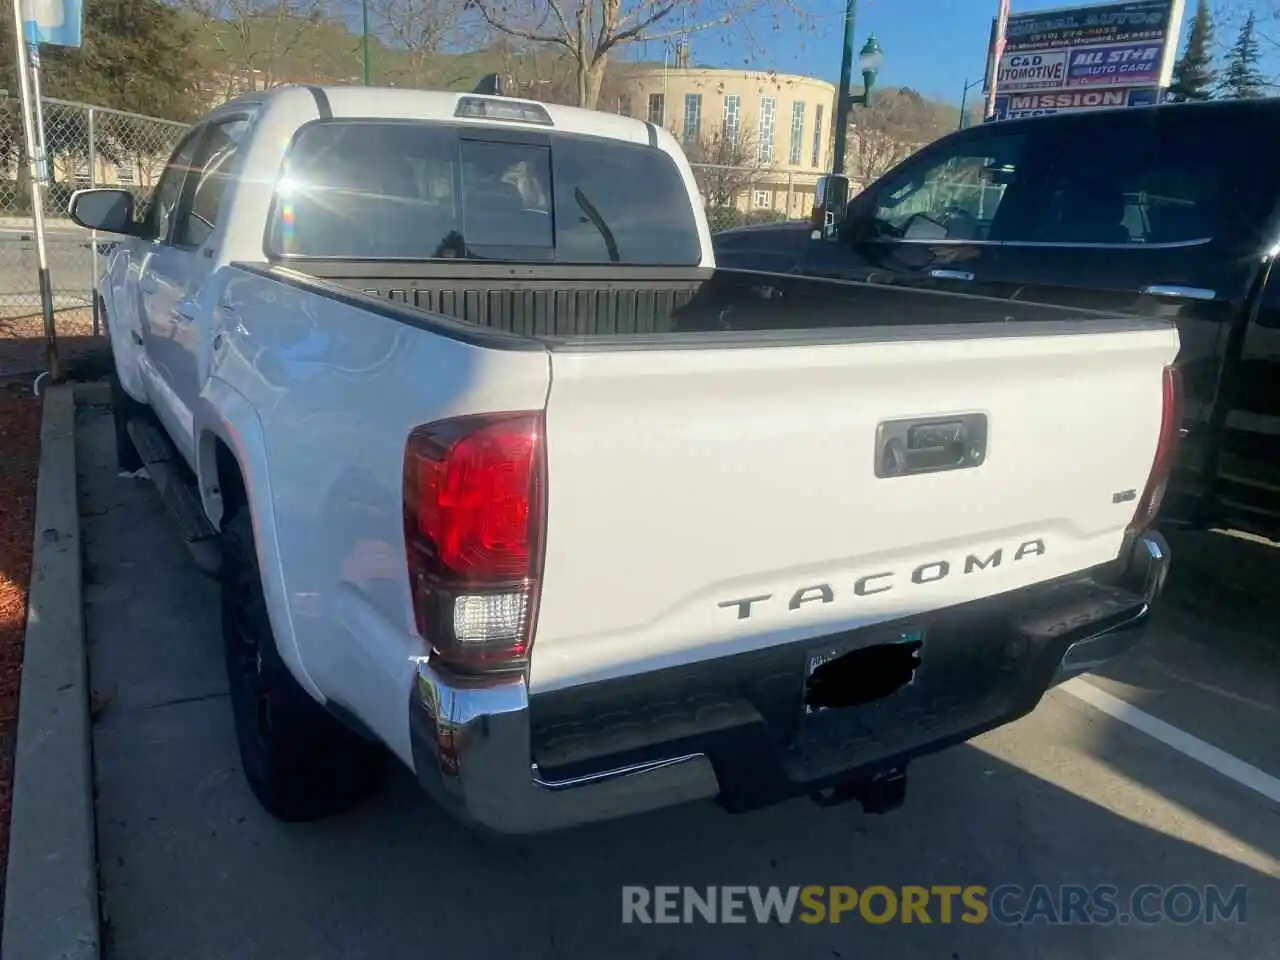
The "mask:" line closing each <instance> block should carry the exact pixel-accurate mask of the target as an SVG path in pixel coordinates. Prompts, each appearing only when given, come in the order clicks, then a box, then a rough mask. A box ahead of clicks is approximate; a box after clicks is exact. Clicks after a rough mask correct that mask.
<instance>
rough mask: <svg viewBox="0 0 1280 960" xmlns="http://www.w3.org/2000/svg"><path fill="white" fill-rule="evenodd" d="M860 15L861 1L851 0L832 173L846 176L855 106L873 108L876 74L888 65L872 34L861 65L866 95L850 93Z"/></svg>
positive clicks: (846, 19)
mask: <svg viewBox="0 0 1280 960" xmlns="http://www.w3.org/2000/svg"><path fill="white" fill-rule="evenodd" d="M857 15H858V0H847V3H846V5H845V10H844V50H843V52H842V53H841V57H840V89H839V91H837V93H836V146H835V156H834V157H833V158H832V165H831V166H832V172H834V173H836V174H843V173H844V160H845V147H846V144H847V142H848V135H849V113H850V111H851V110H852V109H853V105H854V104H855V103H858V104H862V106H864V107H869V106H871V97H872V89H873V88H874V87H875V83H876V75H877V74H878V73H879V72H880V65H881V64H882V63H883V62H884V52H883V51H882V50H881V49H880V44H879V42H878V41H877V40H876V38H875V35H874V34H872V35H870V36H868V37H867V42H866V44H864V45H863V47H862V50H861V51H859V53H858V65H859V66H860V67H861V68H862V93H861V95H859V96H856V97H855V96H853V95H852V94H851V93H850V92H849V81H850V79H851V74H852V73H853V35H854V24H855V21H856V19H857Z"/></svg>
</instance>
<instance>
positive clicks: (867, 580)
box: [717, 540, 1045, 620]
mask: <svg viewBox="0 0 1280 960" xmlns="http://www.w3.org/2000/svg"><path fill="white" fill-rule="evenodd" d="M1044 553H1045V545H1044V541H1043V540H1026V541H1024V542H1022V543H1020V544H1018V546H1017V548H1016V549H1014V550H1013V551H1012V561H1011V562H1017V561H1019V560H1025V559H1026V558H1027V557H1038V556H1043V555H1044ZM1004 559H1005V549H1004V548H1003V547H999V548H997V549H995V550H993V551H991V553H989V554H987V556H985V557H983V556H979V555H978V554H976V553H967V554H965V557H964V560H963V561H961V562H959V563H954V564H953V563H952V562H951V561H950V560H931V561H929V562H928V563H922V564H920V565H919V566H918V567H916V568H915V569H914V570H912V571H911V572H910V575H909V576H908V575H906V574H905V573H904V572H903V571H899V570H885V571H882V572H879V573H869V574H867V575H866V576H862V577H859V578H858V579H857V580H855V581H854V582H853V594H854V596H858V597H869V596H871V595H872V594H876V593H888V592H889V591H890V590H896V589H897V588H898V587H900V586H902V585H904V584H905V585H909V586H917V585H922V584H926V583H936V582H937V581H939V580H945V579H946V578H947V577H950V576H954V575H957V574H959V575H961V576H964V575H968V574H973V573H981V572H983V571H986V570H992V569H995V568H996V567H998V566H1000V564H1001V563H1003V562H1004ZM835 598H836V591H835V589H834V588H833V587H832V585H831V584H829V583H812V584H808V585H806V586H802V587H798V588H796V590H795V591H794V592H793V593H792V594H791V595H790V599H789V600H788V601H787V609H788V610H799V609H800V608H801V607H802V606H804V605H805V604H806V603H832V602H834V601H835ZM772 599H774V594H772V593H762V594H758V595H757V596H754V597H742V598H740V599H737V600H721V601H720V603H719V604H717V606H720V607H722V608H725V609H736V610H737V612H738V619H739V620H747V619H749V618H750V617H751V616H752V613H753V611H752V606H753V605H755V604H758V603H764V602H765V601H768V600H772ZM779 599H780V598H779Z"/></svg>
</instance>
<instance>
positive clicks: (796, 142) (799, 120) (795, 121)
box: [787, 103, 804, 167]
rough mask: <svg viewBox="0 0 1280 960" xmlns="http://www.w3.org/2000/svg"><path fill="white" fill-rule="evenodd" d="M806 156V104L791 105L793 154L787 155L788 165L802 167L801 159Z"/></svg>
mask: <svg viewBox="0 0 1280 960" xmlns="http://www.w3.org/2000/svg"><path fill="white" fill-rule="evenodd" d="M803 155H804V104H803V103H793V104H792V105H791V152H790V153H789V154H788V155H787V163H789V164H791V165H792V166H793V167H798V166H800V158H801V157H802V156H803Z"/></svg>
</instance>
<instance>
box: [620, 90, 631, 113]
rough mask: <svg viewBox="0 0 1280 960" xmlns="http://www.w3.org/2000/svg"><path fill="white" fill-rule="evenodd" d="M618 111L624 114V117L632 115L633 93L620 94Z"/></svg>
mask: <svg viewBox="0 0 1280 960" xmlns="http://www.w3.org/2000/svg"><path fill="white" fill-rule="evenodd" d="M618 113H620V114H622V116H624V117H629V116H631V94H629V93H620V94H618Z"/></svg>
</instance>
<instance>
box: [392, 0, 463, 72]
mask: <svg viewBox="0 0 1280 960" xmlns="http://www.w3.org/2000/svg"><path fill="white" fill-rule="evenodd" d="M369 12H370V14H371V19H372V21H373V22H372V23H371V25H370V29H371V30H373V31H374V32H375V33H377V34H378V35H379V36H380V37H382V38H384V39H385V40H386V41H387V42H388V44H389V45H390V46H392V47H394V48H396V49H398V50H400V51H402V52H403V53H404V56H403V58H402V60H401V62H402V64H403V66H401V67H398V68H396V69H395V70H392V71H390V72H389V73H388V74H387V79H388V80H390V81H392V82H393V83H394V84H396V85H398V86H414V87H445V88H447V87H449V86H451V85H452V84H453V83H455V82H457V79H458V78H457V77H455V76H451V75H450V73H449V70H448V69H447V67H446V58H443V57H441V56H440V54H441V53H442V52H444V50H445V49H446V46H447V47H449V48H453V49H457V48H459V47H460V46H465V47H468V48H469V47H470V44H469V43H466V41H467V40H470V39H472V38H473V35H474V34H475V33H477V32H478V29H477V28H478V24H476V23H475V22H474V18H473V17H472V18H469V17H468V16H467V13H466V11H465V9H464V3H463V2H462V0H369ZM449 59H452V58H449Z"/></svg>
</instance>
